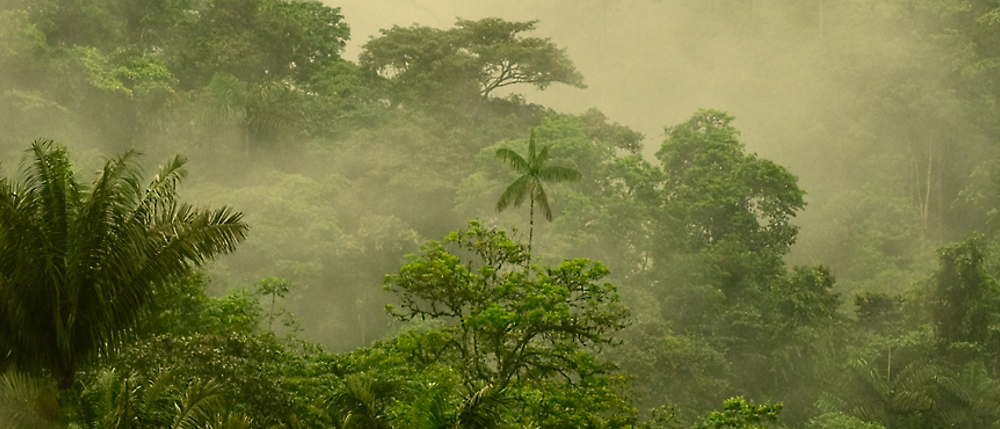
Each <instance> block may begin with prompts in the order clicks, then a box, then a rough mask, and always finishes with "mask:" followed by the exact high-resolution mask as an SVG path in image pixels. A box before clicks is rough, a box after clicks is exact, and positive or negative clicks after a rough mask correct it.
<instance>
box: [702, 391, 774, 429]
mask: <svg viewBox="0 0 1000 429" xmlns="http://www.w3.org/2000/svg"><path fill="white" fill-rule="evenodd" d="M781 408H782V405H781V404H780V403H778V404H770V403H768V404H764V405H754V403H753V401H747V400H746V399H744V398H743V397H742V396H738V397H735V398H729V399H727V400H726V401H725V402H723V403H722V411H713V412H711V413H709V415H708V416H706V417H705V421H704V422H703V423H702V424H701V425H700V426H697V429H724V428H733V429H765V428H769V427H781V425H780V424H779V423H778V415H779V414H780V413H781Z"/></svg>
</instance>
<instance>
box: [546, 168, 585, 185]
mask: <svg viewBox="0 0 1000 429" xmlns="http://www.w3.org/2000/svg"><path fill="white" fill-rule="evenodd" d="M538 178H539V179H541V180H542V181H543V182H576V181H578V180H580V178H581V176H580V172H579V171H576V170H574V169H572V168H569V167H560V166H557V165H553V166H548V167H545V168H542V169H540V170H538Z"/></svg>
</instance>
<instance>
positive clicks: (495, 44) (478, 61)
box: [360, 18, 585, 98]
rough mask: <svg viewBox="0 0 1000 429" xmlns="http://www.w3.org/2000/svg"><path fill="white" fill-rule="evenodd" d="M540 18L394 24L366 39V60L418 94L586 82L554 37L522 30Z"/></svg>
mask: <svg viewBox="0 0 1000 429" xmlns="http://www.w3.org/2000/svg"><path fill="white" fill-rule="evenodd" d="M537 23H538V21H527V22H507V21H504V20H502V19H499V18H484V19H481V20H479V21H467V20H458V22H457V23H456V24H455V28H452V29H449V30H439V29H435V28H430V27H424V26H419V25H414V26H412V27H405V28H404V27H399V26H394V27H393V28H391V29H388V30H382V36H381V37H379V38H376V39H374V40H372V41H370V42H368V43H366V44H365V46H364V50H363V52H362V53H361V59H360V65H361V67H362V69H363V70H365V71H367V72H368V73H370V74H373V75H378V76H381V77H384V78H386V79H388V80H389V81H390V82H391V83H392V84H393V85H394V87H395V88H396V92H397V93H399V94H402V92H403V91H414V92H415V95H418V96H428V95H431V96H436V97H440V96H441V94H440V92H441V91H445V92H453V91H458V92H460V93H464V92H466V91H467V92H471V93H473V94H477V95H479V96H480V97H483V98H485V97H489V95H490V94H491V93H492V92H493V91H494V90H496V89H498V88H502V87H505V86H510V85H516V84H522V83H524V84H530V85H534V86H535V87H536V88H538V89H545V88H547V87H548V86H549V85H551V84H553V83H563V84H566V85H570V86H574V87H577V88H584V87H585V85H584V84H583V75H581V74H580V72H578V71H577V70H576V68H575V67H574V66H573V63H572V62H571V61H570V59H569V57H568V56H567V55H566V52H565V50H564V49H560V48H559V47H557V46H556V45H555V44H554V43H552V41H551V40H549V39H543V38H537V37H522V36H521V33H524V32H528V31H531V30H534V29H535V24H537Z"/></svg>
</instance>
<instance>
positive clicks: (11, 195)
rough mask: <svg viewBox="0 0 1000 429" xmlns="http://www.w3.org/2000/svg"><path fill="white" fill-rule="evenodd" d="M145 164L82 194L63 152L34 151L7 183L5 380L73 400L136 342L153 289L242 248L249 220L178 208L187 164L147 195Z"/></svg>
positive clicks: (106, 177)
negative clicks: (81, 376) (18, 379)
mask: <svg viewBox="0 0 1000 429" xmlns="http://www.w3.org/2000/svg"><path fill="white" fill-rule="evenodd" d="M137 156H138V153H136V152H134V151H129V152H126V153H125V154H124V155H122V156H120V157H118V158H113V159H109V160H108V161H106V162H105V164H104V168H103V169H102V170H101V171H100V173H99V175H98V177H97V179H96V180H95V181H94V183H93V184H91V185H90V186H85V185H84V184H81V183H79V182H78V181H77V178H76V177H75V176H74V174H73V170H72V164H71V163H70V160H69V155H68V154H67V151H66V149H65V148H64V147H62V146H60V145H57V144H55V143H53V142H51V141H36V142H35V143H34V144H32V146H31V149H30V150H28V154H27V156H26V159H25V162H24V164H23V166H22V168H21V178H20V179H19V180H12V179H9V178H0V303H2V304H0V305H2V306H3V307H2V308H3V310H2V311H0V369H7V368H11V367H14V368H17V369H18V370H22V371H34V372H42V373H48V374H51V375H52V376H53V377H54V378H55V379H56V381H57V383H58V386H59V388H61V389H66V388H68V387H69V386H70V385H72V384H73V381H74V377H75V374H76V372H77V370H78V368H79V367H80V366H81V365H83V364H85V363H87V362H89V361H93V360H94V359H95V358H97V357H98V356H106V355H107V354H109V353H110V352H112V351H114V350H115V348H116V347H117V346H119V345H120V344H121V343H122V342H123V341H124V340H125V339H126V338H128V337H129V335H130V330H131V328H132V327H133V326H134V325H135V323H136V318H137V316H139V315H140V313H141V312H142V311H143V309H144V307H145V306H146V304H147V303H148V302H149V300H150V298H151V295H152V293H153V292H154V288H155V287H157V286H159V285H162V284H164V283H165V282H167V281H168V280H170V279H171V278H173V277H176V276H179V275H182V274H184V273H185V272H187V270H188V269H189V268H191V267H192V266H197V265H200V264H202V263H203V262H205V261H207V260H209V259H211V258H212V257H213V256H215V255H218V254H221V253H226V252H230V251H232V250H233V249H234V248H235V246H236V244H237V243H239V242H240V241H242V240H243V239H244V237H245V235H246V231H247V225H246V224H244V223H243V222H242V221H241V218H242V214H241V213H237V212H233V211H232V210H231V209H230V208H228V207H223V208H220V209H214V210H209V209H204V210H203V209H196V208H194V207H192V206H191V205H189V204H184V203H179V202H178V201H177V185H178V183H179V182H180V181H181V180H182V179H183V178H184V177H185V176H186V174H187V173H186V170H185V169H184V163H185V162H186V160H185V158H184V157H181V156H177V157H175V158H173V159H171V160H170V161H169V162H168V163H167V164H166V165H164V166H163V167H161V168H160V170H159V173H158V174H157V175H156V177H154V178H153V180H152V181H151V182H150V184H149V186H148V187H145V188H143V187H142V185H141V182H142V174H141V169H140V168H139V167H138V166H137V165H136V158H137Z"/></svg>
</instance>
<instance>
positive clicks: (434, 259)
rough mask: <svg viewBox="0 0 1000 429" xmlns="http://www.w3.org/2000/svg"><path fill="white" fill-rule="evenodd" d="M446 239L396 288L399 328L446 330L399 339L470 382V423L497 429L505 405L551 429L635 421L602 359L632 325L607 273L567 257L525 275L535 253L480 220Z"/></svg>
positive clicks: (463, 422) (392, 283)
mask: <svg viewBox="0 0 1000 429" xmlns="http://www.w3.org/2000/svg"><path fill="white" fill-rule="evenodd" d="M446 242H447V243H446V244H447V245H448V247H449V248H446V247H445V245H444V244H442V243H438V242H431V243H429V244H427V245H425V246H424V250H423V252H422V254H421V255H419V256H414V257H412V259H411V260H410V262H409V263H407V264H406V265H404V266H403V267H402V269H400V271H399V274H397V275H394V276H389V277H388V278H387V285H386V288H387V289H388V290H390V291H392V292H394V293H395V294H396V296H397V298H398V300H399V305H398V307H391V308H390V310H391V312H392V313H393V314H394V315H395V316H397V317H398V318H399V319H400V320H404V321H416V320H428V319H429V320H434V321H436V322H438V323H445V325H444V326H443V327H441V328H439V329H434V330H430V331H427V332H422V333H417V334H415V335H413V336H412V337H409V338H407V337H405V336H401V339H400V341H401V342H402V341H404V340H405V343H409V344H410V345H409V346H407V348H408V349H409V359H410V360H411V361H414V362H420V363H422V365H424V366H425V367H426V366H430V365H433V364H437V365H445V366H447V367H449V368H450V369H451V370H453V371H454V372H455V373H456V374H457V375H458V376H459V377H460V380H461V381H460V383H461V389H462V391H463V397H462V399H461V400H460V401H457V403H460V404H461V405H460V407H461V411H456V412H454V413H453V414H452V417H453V418H454V419H456V420H457V421H458V422H459V425H460V427H485V426H489V425H488V424H483V423H484V422H488V421H496V420H498V417H497V416H496V414H497V413H498V412H499V411H495V410H497V409H498V408H500V409H502V410H503V411H504V412H503V414H504V417H503V419H504V420H505V421H507V422H518V423H519V424H518V425H521V424H523V425H524V426H527V425H529V424H532V425H537V426H540V427H599V425H603V424H606V423H607V422H608V421H609V420H611V419H615V418H617V417H618V416H619V415H621V414H627V413H628V409H629V408H630V407H629V406H628V405H626V404H625V401H624V400H623V399H622V398H621V397H620V396H619V394H618V391H617V390H616V388H615V384H614V374H615V373H614V370H613V367H612V366H610V365H608V364H606V363H604V362H602V361H601V360H599V359H598V358H597V356H596V351H598V350H600V349H601V348H602V347H604V346H607V345H611V344H614V343H616V340H615V337H616V335H617V334H618V333H619V332H620V331H621V330H622V329H623V328H625V327H627V326H628V325H629V323H630V321H629V319H628V317H629V312H628V310H627V309H626V308H625V307H624V306H623V305H622V304H621V302H620V301H619V297H618V291H617V288H615V286H613V285H611V284H608V283H601V282H600V281H601V279H603V278H604V277H605V276H607V274H608V270H607V268H606V267H605V266H604V265H602V264H600V263H596V262H592V261H589V260H586V259H575V260H567V261H564V262H563V263H562V264H560V265H559V266H556V267H547V266H546V267H537V266H536V267H532V268H531V269H532V270H533V275H531V276H529V275H528V273H526V272H524V271H523V270H521V269H518V268H517V267H518V266H520V265H521V264H523V263H524V262H525V261H526V260H527V258H528V253H527V252H526V249H525V246H524V245H523V244H520V243H517V242H515V241H513V240H510V239H509V238H508V237H507V236H506V234H505V233H504V232H503V231H499V230H493V229H486V228H483V227H482V225H480V224H479V223H478V222H475V221H473V222H470V226H469V228H468V229H465V230H461V231H456V232H453V233H452V234H449V236H448V237H447V238H446ZM456 254H468V255H472V258H471V259H470V260H468V261H466V260H463V258H461V257H459V256H456ZM426 406H427V407H431V405H430V404H428V405H426ZM445 420H447V419H445ZM532 422H533V423H532Z"/></svg>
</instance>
